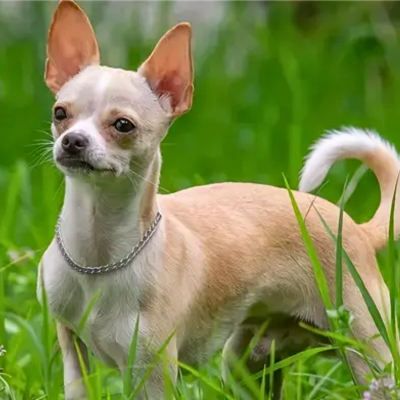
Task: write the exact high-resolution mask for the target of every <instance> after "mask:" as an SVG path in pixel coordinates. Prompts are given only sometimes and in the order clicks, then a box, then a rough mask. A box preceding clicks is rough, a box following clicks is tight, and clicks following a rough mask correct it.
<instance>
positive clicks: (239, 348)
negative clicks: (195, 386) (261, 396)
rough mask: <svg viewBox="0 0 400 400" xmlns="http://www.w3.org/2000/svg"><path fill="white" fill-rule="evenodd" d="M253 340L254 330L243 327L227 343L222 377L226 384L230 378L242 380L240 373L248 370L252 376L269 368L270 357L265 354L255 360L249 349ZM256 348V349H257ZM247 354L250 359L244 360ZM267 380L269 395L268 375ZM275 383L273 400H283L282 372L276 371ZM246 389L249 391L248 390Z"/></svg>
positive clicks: (223, 356)
mask: <svg viewBox="0 0 400 400" xmlns="http://www.w3.org/2000/svg"><path fill="white" fill-rule="evenodd" d="M253 338H254V330H253V329H251V328H249V327H246V326H242V327H239V328H237V329H236V331H235V332H234V333H233V334H232V335H231V336H230V338H229V339H228V341H227V342H226V344H225V346H224V349H223V352H222V377H223V380H224V382H225V383H227V382H228V377H229V376H232V377H233V378H236V377H237V375H239V379H240V373H243V372H244V373H246V369H247V371H248V372H249V373H250V374H256V373H260V372H262V371H263V369H264V366H265V367H268V363H269V361H268V359H269V357H268V356H266V355H265V354H263V357H260V358H257V359H254V357H253V354H252V350H251V349H249V347H250V345H251V342H252V340H253ZM257 346H262V342H261V341H260V342H259V343H258V344H257V345H256V347H257ZM256 347H255V348H254V349H256ZM254 349H253V350H254ZM259 350H260V347H259ZM246 353H249V357H247V358H246V359H243V357H244V356H245V355H246ZM242 361H243V364H242V365H241V367H238V366H239V363H240V362H242ZM243 366H245V367H246V368H245V369H243ZM261 380H262V379H261V378H260V379H258V381H259V383H261ZM265 380H266V386H265V390H266V392H267V393H269V391H270V387H269V376H268V375H267V376H266V378H265ZM273 382H274V383H273V388H272V400H281V398H282V384H283V375H282V371H281V370H277V371H274V381H273ZM244 389H245V390H248V388H244Z"/></svg>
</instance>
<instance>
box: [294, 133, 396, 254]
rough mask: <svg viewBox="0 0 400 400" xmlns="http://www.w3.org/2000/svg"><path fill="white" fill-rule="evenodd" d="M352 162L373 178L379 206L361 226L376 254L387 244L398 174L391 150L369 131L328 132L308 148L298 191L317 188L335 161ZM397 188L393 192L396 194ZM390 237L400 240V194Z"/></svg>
mask: <svg viewBox="0 0 400 400" xmlns="http://www.w3.org/2000/svg"><path fill="white" fill-rule="evenodd" d="M346 158H355V159H358V160H361V161H362V162H364V163H365V164H366V165H367V166H368V167H369V168H370V169H371V170H372V171H373V172H374V173H375V175H376V177H377V179H378V182H379V186H380V190H381V202H380V204H379V207H378V210H377V211H376V213H375V215H374V216H373V217H372V219H371V220H370V221H368V222H366V223H364V224H362V225H361V226H362V227H363V228H364V230H365V232H366V233H367V235H368V236H369V238H370V240H371V243H372V245H373V247H374V248H375V249H376V250H380V249H382V248H384V247H385V246H386V244H387V239H388V231H389V220H390V212H391V211H390V210H391V206H392V202H393V195H394V190H395V187H396V184H397V181H398V176H399V171H400V158H399V155H398V153H397V151H396V150H395V148H394V147H393V146H392V145H391V144H390V143H388V142H387V141H386V140H384V139H383V138H382V137H380V136H379V135H378V134H376V133H375V132H372V131H364V130H361V129H357V128H344V129H342V130H338V131H330V132H328V134H327V135H326V136H325V137H323V138H322V139H320V140H319V141H317V142H316V143H315V144H314V145H313V147H312V148H311V152H310V154H309V155H308V156H307V158H306V162H305V165H304V167H303V169H302V172H301V177H300V185H299V191H301V192H309V191H311V190H313V189H315V188H316V187H317V186H319V185H320V184H321V183H322V181H323V180H324V178H325V177H326V175H327V173H328V171H329V169H330V168H331V166H332V165H333V164H334V163H335V162H336V161H338V160H342V159H346ZM399 191H400V189H399V188H398V189H397V191H396V192H399ZM394 235H395V238H398V237H399V236H400V193H397V195H396V203H395V215H394Z"/></svg>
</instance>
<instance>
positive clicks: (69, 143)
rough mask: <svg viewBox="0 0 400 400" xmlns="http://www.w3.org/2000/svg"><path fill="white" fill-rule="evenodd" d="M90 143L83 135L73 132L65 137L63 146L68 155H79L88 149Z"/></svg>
mask: <svg viewBox="0 0 400 400" xmlns="http://www.w3.org/2000/svg"><path fill="white" fill-rule="evenodd" d="M88 143H89V140H88V139H87V137H86V136H85V135H83V134H82V133H79V132H71V133H67V134H66V135H65V136H64V137H63V140H62V142H61V145H62V148H63V150H64V151H65V152H66V153H69V154H72V155H78V154H79V153H81V152H82V151H83V150H84V149H85V148H86V147H87V145H88Z"/></svg>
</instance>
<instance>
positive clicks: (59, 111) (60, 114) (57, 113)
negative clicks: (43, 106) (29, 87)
mask: <svg viewBox="0 0 400 400" xmlns="http://www.w3.org/2000/svg"><path fill="white" fill-rule="evenodd" d="M54 118H55V119H56V120H57V121H62V120H63V119H65V118H67V112H66V111H65V108H63V107H56V108H55V109H54Z"/></svg>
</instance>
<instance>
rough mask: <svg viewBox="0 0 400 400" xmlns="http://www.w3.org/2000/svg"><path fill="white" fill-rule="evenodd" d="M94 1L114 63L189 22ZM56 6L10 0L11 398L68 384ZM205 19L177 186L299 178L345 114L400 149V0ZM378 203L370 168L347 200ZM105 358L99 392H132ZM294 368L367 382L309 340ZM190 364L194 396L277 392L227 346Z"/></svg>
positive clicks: (7, 293)
mask: <svg viewBox="0 0 400 400" xmlns="http://www.w3.org/2000/svg"><path fill="white" fill-rule="evenodd" d="M83 3H84V4H83V7H84V8H85V9H86V10H87V11H88V14H89V15H90V17H91V19H92V20H93V22H94V26H95V30H99V31H100V34H99V42H100V46H101V49H102V51H103V54H104V58H103V63H104V64H110V65H112V66H120V67H124V68H132V69H135V68H136V67H137V66H138V65H139V64H140V62H141V61H143V60H144V59H145V57H146V56H147V55H148V54H149V52H150V51H151V49H152V47H153V46H154V44H155V42H156V40H157V39H158V37H160V36H161V35H162V33H163V32H164V31H165V30H166V29H168V28H169V27H170V26H172V25H173V23H175V22H177V19H176V17H174V16H173V15H172V11H173V9H172V6H171V4H170V3H167V2H165V3H160V4H156V5H155V6H154V10H155V11H154V15H153V18H155V20H154V21H153V22H154V23H153V26H154V28H153V31H152V32H150V33H151V34H150V35H144V34H143V33H142V32H143V31H145V30H146V28H147V30H148V27H147V25H146V21H145V19H143V18H140V17H139V13H138V12H137V11H138V10H139V9H140V7H142V8H145V7H146V5H145V4H140V3H138V2H134V3H128V2H121V3H119V2H117V3H116V4H114V5H113V12H112V13H111V12H109V11H108V10H107V9H106V6H107V5H108V6H109V4H107V2H98V3H90V2H83ZM54 6H55V5H54V2H40V1H36V2H21V4H20V5H14V6H13V4H12V3H10V2H0V115H1V118H0V193H1V196H0V345H1V346H4V347H0V399H1V400H3V399H7V400H8V399H15V400H22V399H24V400H27V399H45V398H48V399H50V400H56V399H61V398H63V397H62V364H61V358H60V354H59V352H58V350H57V347H56V346H55V343H56V341H55V336H54V324H53V322H52V321H49V320H48V316H47V315H46V314H45V313H43V312H42V311H41V309H40V307H39V304H38V302H37V300H36V274H37V264H38V261H39V259H40V257H41V254H42V253H43V251H44V249H45V248H46V246H47V245H48V243H49V241H50V240H51V238H52V235H53V231H54V225H55V222H56V219H57V215H58V212H59V210H60V207H61V204H62V199H63V182H62V176H61V175H60V173H58V172H57V170H56V169H55V168H54V166H53V165H52V164H51V161H49V159H48V153H46V148H47V147H48V144H49V139H50V137H49V126H50V123H49V121H50V118H51V105H52V96H51V94H50V93H49V91H48V89H47V88H46V87H45V85H44V82H43V69H44V60H45V39H46V31H47V27H48V24H49V22H50V18H51V12H52V10H53V9H54ZM94 6H95V7H94ZM13 8H15V9H13ZM16 10H17V11H16ZM106 16H107V17H109V18H106ZM120 18H121V19H122V22H121V21H120ZM194 27H195V29H194V39H193V40H194V50H195V72H196V78H195V97H194V105H193V109H192V111H191V112H190V113H188V114H187V115H185V116H183V117H182V118H180V119H179V120H178V121H176V122H175V123H174V125H173V126H172V128H171V129H170V132H169V134H168V136H167V137H166V139H165V140H164V143H163V145H162V151H163V171H162V179H161V186H160V191H161V192H162V193H169V192H174V191H176V190H179V189H182V188H186V187H190V186H193V185H201V184H207V183H211V182H219V181H252V182H260V183H265V184H270V185H276V186H281V187H284V186H285V181H284V178H283V176H285V177H286V179H287V181H288V184H289V186H290V187H291V188H292V189H296V187H297V184H298V175H299V172H300V170H301V167H302V164H303V158H304V157H305V155H306V154H307V150H308V148H309V146H310V145H311V144H312V142H313V141H314V140H316V139H317V138H318V137H320V136H321V134H322V133H323V132H324V131H325V130H327V129H332V128H338V127H340V126H347V125H355V126H360V127H367V128H374V129H376V130H377V131H378V132H380V133H381V134H382V135H383V136H384V137H385V138H387V139H388V140H390V141H391V142H392V143H394V144H395V145H396V146H397V148H398V149H399V150H400V135H399V133H400V117H399V110H400V42H399V34H400V18H399V12H398V7H397V6H396V4H390V5H388V4H385V3H382V2H311V3H305V5H302V6H295V5H294V4H293V3H290V2H274V3H271V4H269V5H267V4H266V3H264V4H261V3H255V2H232V3H229V4H227V6H226V10H225V13H224V15H223V18H222V19H221V21H220V22H219V23H218V25H217V26H213V27H211V28H209V29H207V32H205V31H204V29H202V26H201V23H200V24H199V23H198V24H194ZM110 32H112V34H111V33H110ZM116 43H117V44H116ZM46 146H47V147H46ZM358 167H359V164H358V163H357V162H353V161H348V162H341V163H338V164H337V165H336V166H335V167H334V168H333V169H332V171H331V172H330V174H329V178H328V180H327V182H326V184H325V185H324V186H323V188H322V190H321V191H320V192H319V194H320V195H321V196H323V197H325V198H327V199H329V200H330V201H332V202H334V203H338V202H339V199H340V198H341V195H342V191H343V187H344V184H345V181H346V179H347V178H348V177H351V176H352V175H353V174H354V172H355V171H357V168H358ZM378 203H379V189H378V185H377V182H376V179H375V177H374V176H373V174H372V173H371V172H369V171H367V172H365V173H363V176H362V179H361V180H360V181H359V182H358V184H357V187H356V190H355V191H354V193H352V195H351V196H350V198H349V199H348V201H347V202H346V204H345V211H346V212H348V213H349V214H350V215H351V216H352V217H353V218H354V219H355V220H356V221H357V222H361V221H365V220H367V219H369V218H370V217H371V216H372V215H373V213H374V212H375V210H376V207H377V205H378ZM394 253H396V252H394ZM388 259H389V260H390V262H391V265H390V267H391V268H393V269H394V268H396V269H397V268H398V263H397V253H396V254H394V257H393V256H392V257H388V254H387V251H383V252H382V254H380V260H381V261H382V266H387V260H388ZM383 269H384V267H383ZM396 289H397V288H396ZM397 290H398V292H399V293H400V288H398V289H397ZM397 294H398V293H397V291H396V294H395V296H396V298H397ZM3 349H4V350H5V352H4V351H3ZM92 363H93V371H92V372H93V373H92V374H91V375H90V377H89V378H88V379H89V381H90V382H89V384H90V387H91V388H92V391H93V393H92V398H93V399H98V398H100V396H104V398H111V396H113V398H118V396H119V394H120V393H121V392H122V390H123V389H122V383H121V380H120V379H119V377H118V374H117V373H116V372H115V371H111V370H109V369H107V368H106V367H104V366H103V365H101V364H99V363H98V362H97V361H95V360H92ZM399 367H400V365H399ZM283 368H284V374H285V384H284V391H285V399H287V400H317V399H327V400H328V399H332V400H333V399H337V400H354V399H360V398H361V394H358V393H357V391H356V388H355V386H354V384H353V383H352V380H351V376H350V374H349V372H348V370H347V368H346V365H345V364H344V363H343V362H342V361H340V360H339V359H325V358H323V357H321V356H320V355H318V354H317V355H315V354H314V355H313V353H312V352H311V353H310V352H305V353H303V354H301V355H300V356H298V357H296V358H295V359H292V360H287V362H285V363H283ZM183 369H184V370H186V373H185V376H182V377H181V378H180V382H179V385H178V393H177V394H176V396H177V397H178V398H180V399H185V400H189V399H199V398H203V399H205V400H217V399H221V400H222V399H247V398H255V399H263V398H264V397H263V396H262V395H261V394H258V393H253V395H252V397H246V395H245V394H243V393H240V389H239V387H238V386H237V385H236V384H235V383H232V384H231V385H229V387H228V388H225V389H222V387H221V382H220V380H221V371H220V364H219V355H216V357H215V359H214V360H212V361H211V362H210V363H209V364H207V365H205V366H204V367H202V368H201V369H200V370H191V369H190V370H188V369H187V368H185V367H184V368H183ZM272 369H273V368H272ZM267 372H268V371H267ZM269 376H270V375H269V374H266V376H265V379H267V380H268V379H269ZM249 379H251V378H249V377H246V380H247V381H248V380H249ZM170 392H171V396H172V389H171V390H170ZM200 396H201V397H200ZM121 398H124V397H121Z"/></svg>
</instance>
